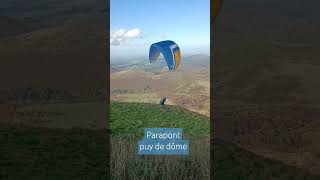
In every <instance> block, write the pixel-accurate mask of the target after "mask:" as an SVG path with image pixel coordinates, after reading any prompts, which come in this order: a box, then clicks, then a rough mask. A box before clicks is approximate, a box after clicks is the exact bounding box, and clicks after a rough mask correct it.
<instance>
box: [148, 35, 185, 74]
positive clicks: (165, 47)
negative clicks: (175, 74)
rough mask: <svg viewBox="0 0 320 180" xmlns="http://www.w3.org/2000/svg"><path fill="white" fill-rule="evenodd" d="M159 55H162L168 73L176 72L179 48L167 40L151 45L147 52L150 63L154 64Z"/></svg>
mask: <svg viewBox="0 0 320 180" xmlns="http://www.w3.org/2000/svg"><path fill="white" fill-rule="evenodd" d="M160 53H162V55H163V57H164V59H165V61H166V62H167V65H168V68H169V70H170V71H173V70H176V69H177V68H178V67H179V65H180V57H181V55H180V48H179V46H178V45H177V44H176V43H175V42H173V41H170V40H167V41H160V42H157V43H154V44H152V45H151V46H150V50H149V60H150V63H153V62H155V61H156V60H157V59H158V58H159V56H160Z"/></svg>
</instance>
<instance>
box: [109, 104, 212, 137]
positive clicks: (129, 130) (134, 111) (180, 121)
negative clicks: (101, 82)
mask: <svg viewBox="0 0 320 180" xmlns="http://www.w3.org/2000/svg"><path fill="white" fill-rule="evenodd" d="M110 113H111V114H110V115H111V117H110V119H111V135H112V136H119V135H121V136H127V137H135V138H141V137H143V133H144V128H161V127H163V128H182V130H183V137H188V138H191V139H193V138H203V137H208V136H209V133H210V121H209V118H208V117H206V116H203V115H200V114H197V113H193V112H190V111H188V110H186V109H183V108H180V107H176V106H168V105H165V106H160V105H157V104H144V103H124V102H112V103H111V111H110Z"/></svg>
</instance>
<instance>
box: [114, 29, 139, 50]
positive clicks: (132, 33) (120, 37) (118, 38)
mask: <svg viewBox="0 0 320 180" xmlns="http://www.w3.org/2000/svg"><path fill="white" fill-rule="evenodd" d="M137 38H142V31H141V30H140V29H139V28H134V29H130V30H125V29H119V30H116V31H111V32H110V44H111V45H113V46H119V45H121V44H123V43H127V42H128V41H130V40H133V39H137Z"/></svg>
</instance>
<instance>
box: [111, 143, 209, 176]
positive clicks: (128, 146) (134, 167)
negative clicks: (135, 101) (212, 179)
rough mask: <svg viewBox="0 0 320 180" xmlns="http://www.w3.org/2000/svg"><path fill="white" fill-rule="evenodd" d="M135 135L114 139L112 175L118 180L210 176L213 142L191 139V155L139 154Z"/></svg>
mask: <svg viewBox="0 0 320 180" xmlns="http://www.w3.org/2000/svg"><path fill="white" fill-rule="evenodd" d="M136 145H137V141H136V140H135V139H125V138H122V137H115V138H112V140H111V161H110V166H111V176H112V179H114V180H122V179H132V180H138V179H139V180H142V179H150V180H153V179H168V180H171V179H186V180H187V179H192V180H195V179H201V180H203V179H209V174H210V151H209V148H210V146H209V143H208V142H206V141H204V140H197V141H192V142H190V154H189V156H169V155H167V156H164V155H161V156H160V155H159V156H139V155H137V149H136Z"/></svg>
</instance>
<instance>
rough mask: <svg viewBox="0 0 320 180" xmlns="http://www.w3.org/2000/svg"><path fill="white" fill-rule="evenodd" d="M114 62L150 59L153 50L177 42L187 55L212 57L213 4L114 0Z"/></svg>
mask: <svg viewBox="0 0 320 180" xmlns="http://www.w3.org/2000/svg"><path fill="white" fill-rule="evenodd" d="M110 23H111V24H110V38H111V39H110V44H111V45H110V47H111V58H116V57H128V56H132V57H136V56H140V57H141V56H145V57H148V53H149V52H148V51H149V46H150V45H151V44H152V43H155V42H158V41H162V40H173V41H175V42H176V43H177V44H178V45H179V47H180V50H181V53H182V55H183V54H197V53H205V54H209V49H210V0H111V2H110Z"/></svg>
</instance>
